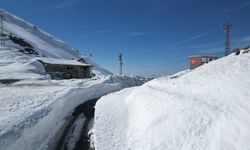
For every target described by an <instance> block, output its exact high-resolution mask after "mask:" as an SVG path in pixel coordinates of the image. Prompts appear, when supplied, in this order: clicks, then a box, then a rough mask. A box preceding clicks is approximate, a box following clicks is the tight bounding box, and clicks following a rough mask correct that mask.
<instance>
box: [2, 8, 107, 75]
mask: <svg viewBox="0 0 250 150" xmlns="http://www.w3.org/2000/svg"><path fill="white" fill-rule="evenodd" d="M2 15H3V27H4V34H5V37H4V39H5V46H4V47H1V48H0V49H1V50H0V58H1V60H0V66H1V67H0V72H1V75H0V79H6V78H11V79H23V78H44V76H43V74H44V70H43V67H42V66H41V64H40V63H39V62H38V61H37V60H36V59H34V58H35V57H49V58H59V59H60V58H62V59H76V58H79V56H80V54H79V52H78V51H77V50H75V49H73V48H71V47H70V46H69V45H68V44H66V43H65V42H63V41H61V40H58V39H57V38H55V37H54V36H52V35H50V34H48V33H46V32H44V31H42V30H41V29H39V28H37V27H36V26H35V25H32V24H30V23H28V22H26V21H24V20H22V19H20V18H18V17H16V16H14V15H12V14H10V13H8V12H6V11H2ZM86 59H87V58H86ZM87 60H88V62H89V63H90V64H92V65H93V66H94V68H93V70H94V73H95V74H98V75H110V74H111V72H109V71H107V70H106V69H104V68H101V67H99V66H98V65H97V64H95V63H94V62H92V61H91V60H89V59H87Z"/></svg>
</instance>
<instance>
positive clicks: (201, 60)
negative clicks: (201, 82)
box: [190, 56, 218, 69]
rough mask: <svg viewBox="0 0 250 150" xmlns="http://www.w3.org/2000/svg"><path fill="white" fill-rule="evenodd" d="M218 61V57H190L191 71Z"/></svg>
mask: <svg viewBox="0 0 250 150" xmlns="http://www.w3.org/2000/svg"><path fill="white" fill-rule="evenodd" d="M216 59H218V57H216V56H190V69H194V68H197V67H199V66H201V65H203V64H205V63H209V62H210V61H213V60H216Z"/></svg>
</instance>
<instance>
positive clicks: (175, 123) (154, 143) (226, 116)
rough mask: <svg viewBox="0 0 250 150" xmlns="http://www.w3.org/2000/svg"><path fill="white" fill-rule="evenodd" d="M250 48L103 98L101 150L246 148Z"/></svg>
mask: <svg viewBox="0 0 250 150" xmlns="http://www.w3.org/2000/svg"><path fill="white" fill-rule="evenodd" d="M249 126H250V49H249V50H242V51H241V53H240V54H239V55H237V54H235V53H234V54H231V55H229V56H227V57H224V58H221V59H218V60H216V61H213V62H210V63H208V64H205V65H203V66H201V67H199V68H197V69H194V70H191V71H185V72H181V73H178V74H175V75H173V76H168V77H161V78H157V79H155V80H152V81H149V82H147V83H146V84H144V85H142V86H140V87H137V88H130V89H125V90H122V91H119V92H117V93H112V94H110V95H107V96H104V97H102V98H101V99H100V100H99V101H98V102H97V104H96V116H95V127H94V131H95V139H96V147H97V149H102V150H117V149H119V150H125V149H136V150H153V149H155V150H173V149H174V150H249V147H250V142H249V141H250V128H249Z"/></svg>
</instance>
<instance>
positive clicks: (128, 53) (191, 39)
mask: <svg viewBox="0 0 250 150" xmlns="http://www.w3.org/2000/svg"><path fill="white" fill-rule="evenodd" d="M219 28H220V27H219V26H217V27H215V28H212V29H211V30H208V31H206V32H203V33H200V34H197V35H194V36H192V37H190V38H187V39H184V40H181V41H178V42H174V43H171V44H168V45H166V46H164V47H159V48H155V49H148V50H142V51H134V52H127V53H126V55H136V54H143V53H151V52H156V51H161V50H166V49H167V48H171V47H174V46H177V45H180V44H183V43H186V42H190V41H193V40H196V39H199V38H201V37H203V36H205V35H207V34H210V33H212V32H214V31H216V30H218V29H219Z"/></svg>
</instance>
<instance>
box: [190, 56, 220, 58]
mask: <svg viewBox="0 0 250 150" xmlns="http://www.w3.org/2000/svg"><path fill="white" fill-rule="evenodd" d="M189 57H212V58H219V57H218V56H208V55H193V56H189Z"/></svg>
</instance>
